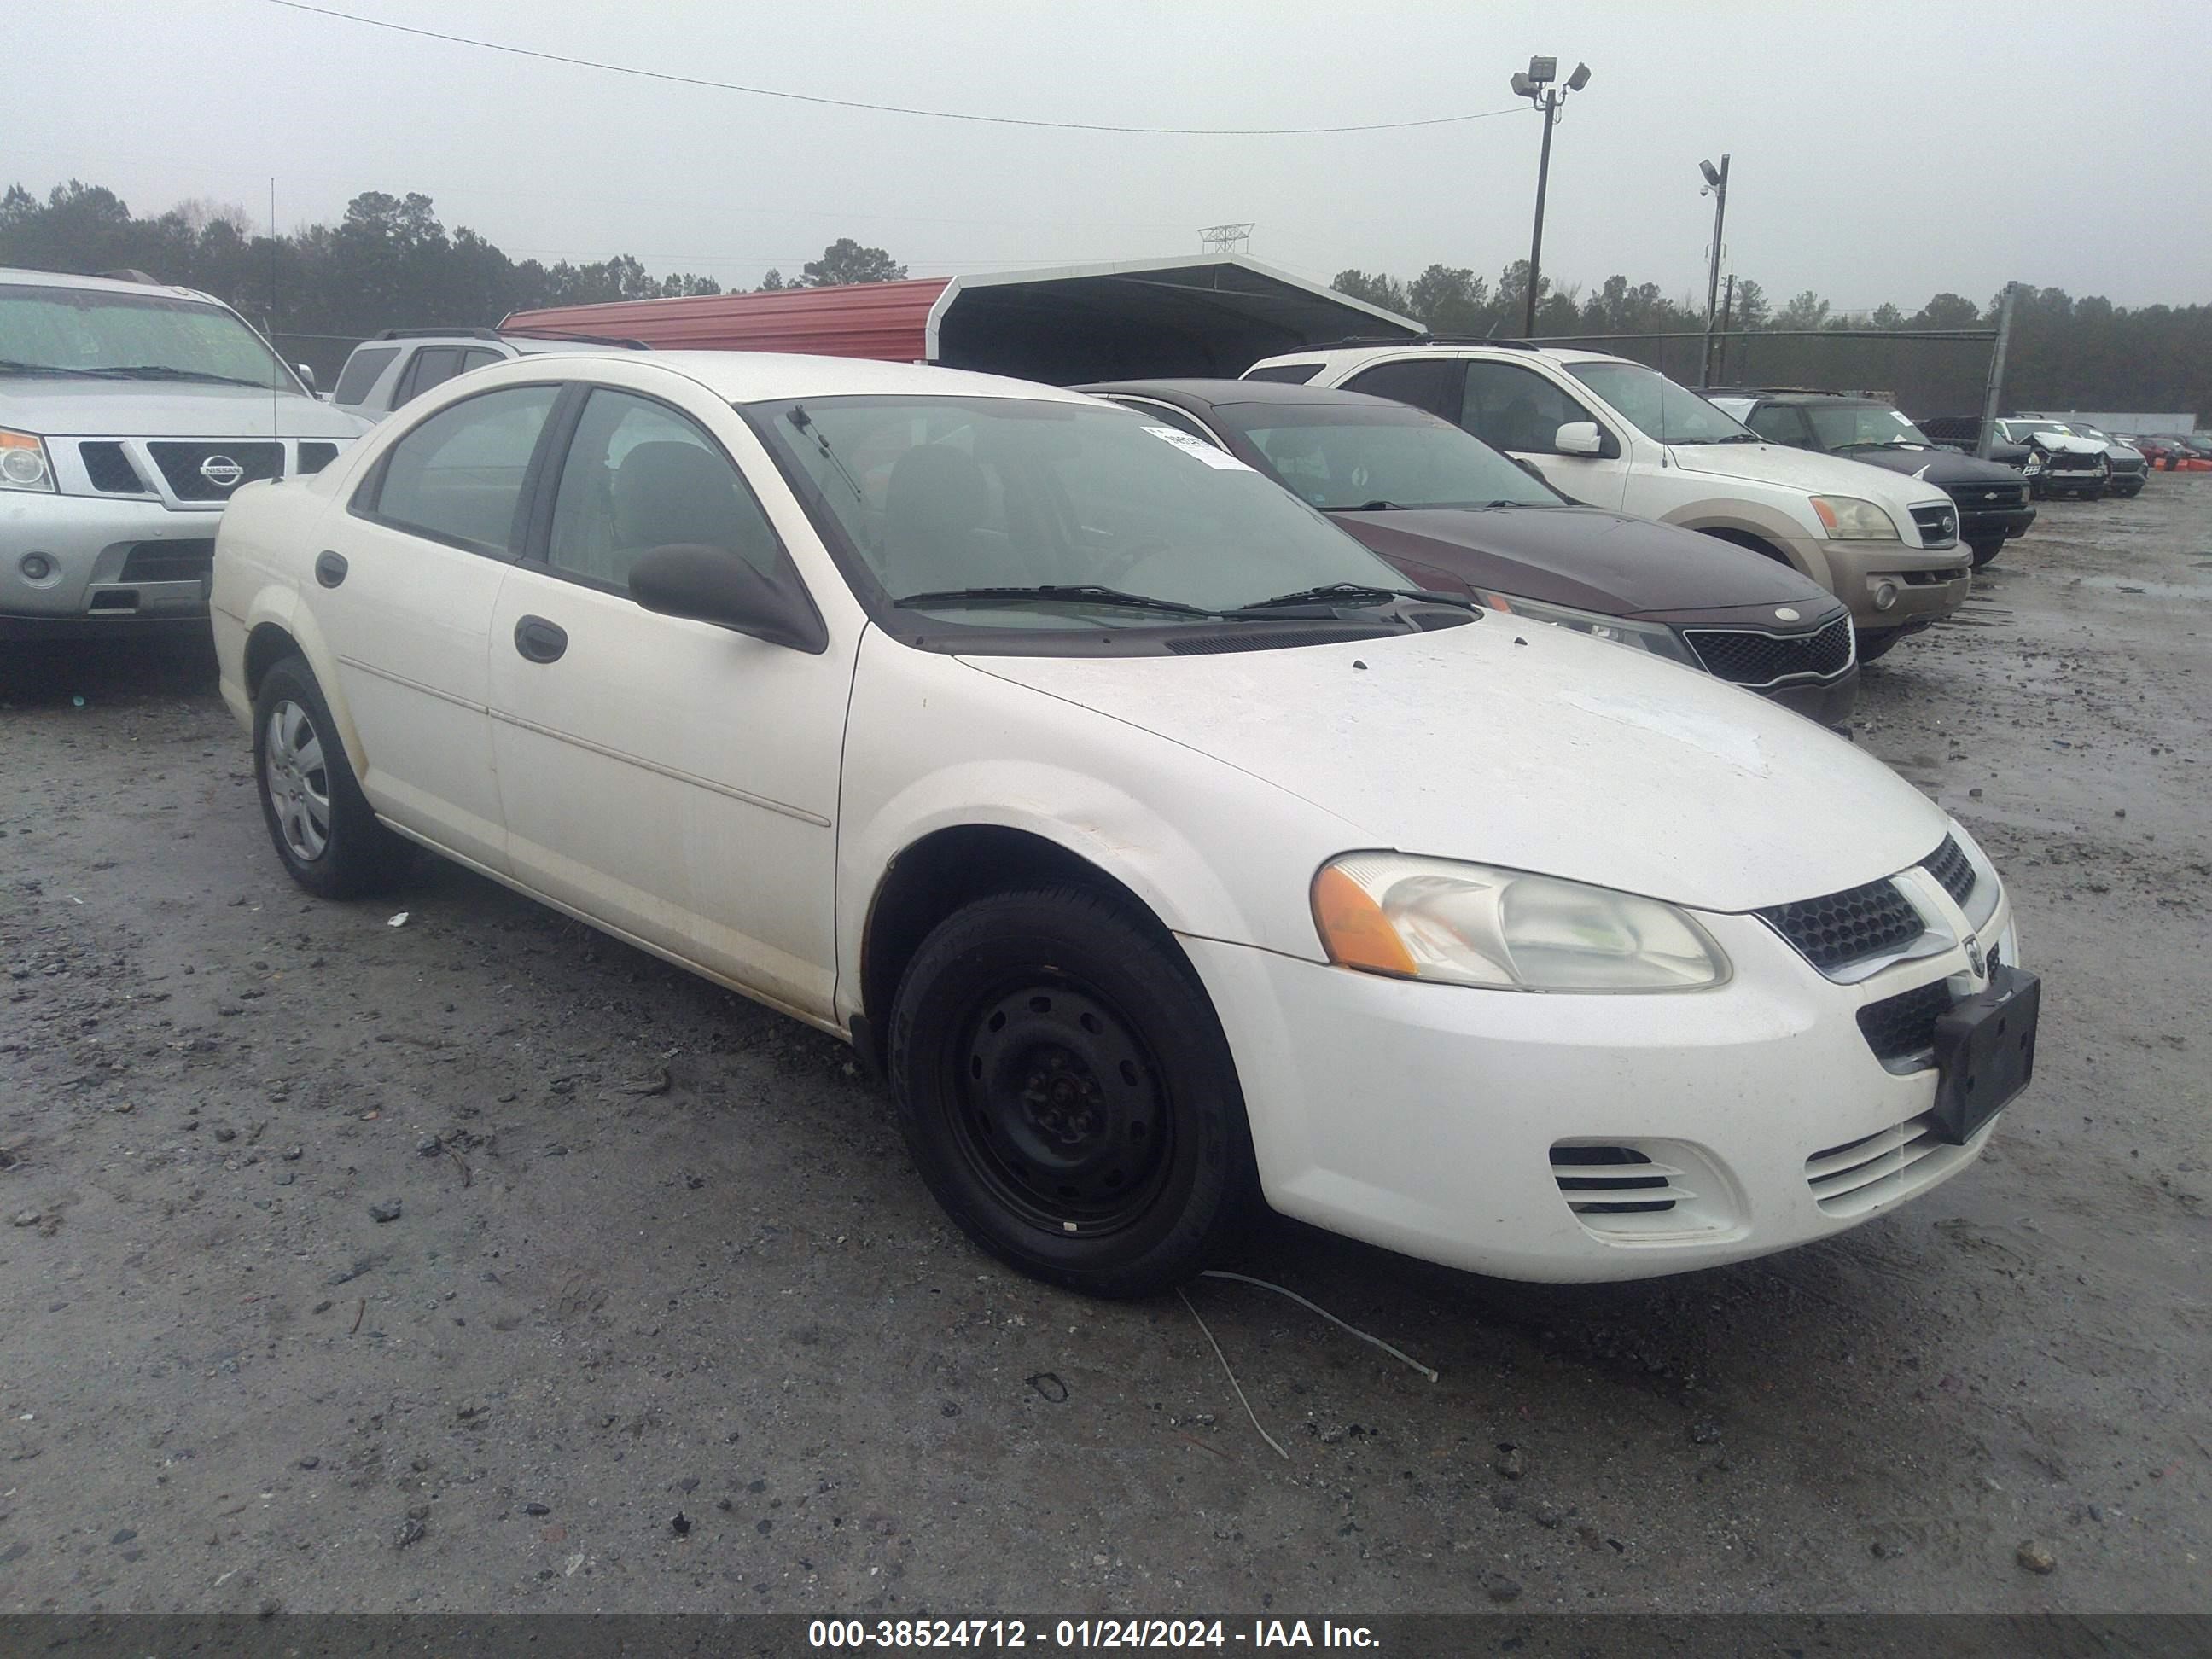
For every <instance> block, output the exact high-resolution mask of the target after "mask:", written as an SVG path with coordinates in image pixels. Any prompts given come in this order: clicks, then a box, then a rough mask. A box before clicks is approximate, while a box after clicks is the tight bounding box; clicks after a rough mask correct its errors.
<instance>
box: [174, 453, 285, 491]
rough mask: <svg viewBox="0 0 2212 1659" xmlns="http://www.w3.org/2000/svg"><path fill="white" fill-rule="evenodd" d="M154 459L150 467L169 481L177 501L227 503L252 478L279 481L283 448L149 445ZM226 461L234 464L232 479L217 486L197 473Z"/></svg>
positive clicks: (215, 482)
mask: <svg viewBox="0 0 2212 1659" xmlns="http://www.w3.org/2000/svg"><path fill="white" fill-rule="evenodd" d="M146 448H147V450H148V452H149V453H150V454H151V455H152V456H153V457H154V465H156V466H158V467H160V468H161V476H162V477H164V478H167V480H168V481H169V489H170V490H171V491H172V492H173V494H174V495H175V496H176V498H177V499H178V500H179V501H228V500H229V499H230V497H231V494H232V492H233V491H234V490H235V489H237V488H238V487H239V486H240V484H242V483H247V482H249V481H251V480H252V479H255V478H281V477H283V476H284V446H283V445H282V444H272V443H260V442H240V443H197V444H186V443H153V444H149V445H147V446H146ZM223 459H227V460H230V461H234V462H235V463H236V464H237V465H238V468H239V475H238V477H235V478H231V479H227V480H225V481H223V482H220V483H218V482H217V481H216V479H213V478H210V477H208V476H207V475H206V474H205V473H204V472H203V471H201V470H200V469H201V468H202V467H204V466H206V465H209V464H210V463H211V462H216V461H219V460H223Z"/></svg>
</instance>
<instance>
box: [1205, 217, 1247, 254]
mask: <svg viewBox="0 0 2212 1659" xmlns="http://www.w3.org/2000/svg"><path fill="white" fill-rule="evenodd" d="M1252 224H1253V222H1252V221H1251V220H1249V219H1247V220H1246V221H1245V222H1243V224H1241V225H1208V226H1206V228H1205V229H1203V230H1201V231H1200V232H1199V233H1198V240H1199V241H1200V245H1201V246H1204V247H1205V249H1206V252H1208V253H1237V252H1242V251H1243V249H1244V248H1246V247H1248V246H1250V244H1251V241H1252Z"/></svg>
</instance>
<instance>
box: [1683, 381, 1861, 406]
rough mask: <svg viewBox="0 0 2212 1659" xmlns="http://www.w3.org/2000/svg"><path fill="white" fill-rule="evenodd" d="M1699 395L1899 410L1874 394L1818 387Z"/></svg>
mask: <svg viewBox="0 0 2212 1659" xmlns="http://www.w3.org/2000/svg"><path fill="white" fill-rule="evenodd" d="M1698 395H1699V397H1701V398H1706V399H1708V400H1709V401H1710V400H1713V399H1717V398H1738V399H1743V398H1750V399H1753V400H1755V401H1757V402H1759V403H1763V404H1879V405H1881V407H1882V408H1884V409H1893V408H1895V407H1896V405H1895V404H1891V403H1889V402H1888V401H1887V400H1886V399H1884V398H1877V397H1875V395H1874V393H1872V392H1823V391H1820V390H1819V389H1818V388H1817V387H1813V386H1712V387H1710V388H1709V389H1707V390H1706V391H1704V392H1699V394H1698Z"/></svg>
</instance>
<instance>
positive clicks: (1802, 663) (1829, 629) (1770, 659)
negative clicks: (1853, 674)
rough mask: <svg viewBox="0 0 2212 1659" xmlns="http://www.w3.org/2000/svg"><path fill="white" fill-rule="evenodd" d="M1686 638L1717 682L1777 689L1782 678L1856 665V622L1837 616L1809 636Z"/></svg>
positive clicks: (1692, 632)
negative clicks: (1853, 657)
mask: <svg viewBox="0 0 2212 1659" xmlns="http://www.w3.org/2000/svg"><path fill="white" fill-rule="evenodd" d="M1682 637H1683V638H1684V639H1686V640H1687V641H1689V645H1690V649H1691V650H1692V651H1694V652H1696V653H1697V655H1698V660H1699V662H1701V663H1703V664H1704V665H1705V671H1706V672H1707V673H1708V674H1711V676H1712V677H1713V678H1715V679H1722V680H1726V681H1727V682H1728V683H1729V684H1731V685H1748V686H1761V685H1773V684H1778V683H1779V682H1781V681H1783V680H1793V679H1826V678H1830V677H1831V676H1832V675H1836V674H1840V673H1842V672H1843V671H1844V670H1845V669H1846V668H1848V667H1850V665H1851V619H1850V617H1837V618H1836V619H1835V621H1833V622H1832V623H1828V624H1827V625H1826V627H1823V628H1818V629H1814V631H1813V632H1811V633H1809V634H1784V635H1775V634H1761V633H1755V632H1753V631H1751V630H1749V629H1728V628H1687V629H1683V630H1682Z"/></svg>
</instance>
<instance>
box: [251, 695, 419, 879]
mask: <svg viewBox="0 0 2212 1659" xmlns="http://www.w3.org/2000/svg"><path fill="white" fill-rule="evenodd" d="M253 779H254V782H255V783H256V784H257V785H258V787H259V789H260V794H261V816H262V818H263V820H264V822H265V823H267V824H268V826H269V839H270V842H273V843H274V844H275V846H276V856H277V857H278V858H279V859H281V860H283V865H284V870H285V873H286V874H288V875H289V876H290V877H291V878H292V879H293V880H294V881H296V882H298V883H299V884H300V885H301V886H302V887H304V888H306V889H307V890H308V891H309V892H311V893H313V894H315V895H317V896H319V897H322V898H331V899H342V898H355V897H358V896H360V895H362V894H363V893H367V892H371V891H374V890H375V889H377V888H378V887H380V886H382V885H384V884H386V883H387V882H389V881H390V880H391V879H392V878H393V877H394V876H396V875H397V874H398V872H399V870H400V869H401V867H402V866H404V863H405V860H406V857H407V850H408V849H407V843H406V842H404V841H402V840H401V839H400V838H399V837H398V836H395V835H393V834H392V831H391V830H389V829H386V828H385V827H384V826H383V825H382V824H381V823H378V822H377V821H376V813H375V811H374V810H373V809H372V808H371V807H370V806H369V804H368V800H367V799H366V798H365V797H363V795H362V793H361V785H360V784H359V783H358V782H356V781H355V779H354V775H353V766H352V764H351V763H349V761H348V760H347V759H346V752H345V744H343V743H342V742H341V741H340V740H339V738H338V729H337V721H336V720H332V719H331V708H330V704H329V703H328V702H325V701H324V698H323V692H322V688H321V687H320V686H319V685H317V684H315V676H314V672H313V670H311V669H310V668H309V667H308V666H307V661H306V659H304V658H301V657H297V656H292V657H286V658H284V659H283V660H282V661H280V662H277V663H276V664H274V665H271V666H270V670H269V671H268V673H267V674H265V675H264V676H263V677H262V680H261V689H260V690H258V692H256V693H255V694H254V698H253Z"/></svg>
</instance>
